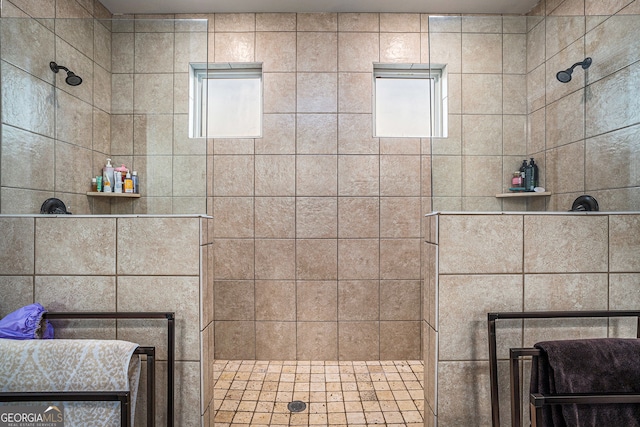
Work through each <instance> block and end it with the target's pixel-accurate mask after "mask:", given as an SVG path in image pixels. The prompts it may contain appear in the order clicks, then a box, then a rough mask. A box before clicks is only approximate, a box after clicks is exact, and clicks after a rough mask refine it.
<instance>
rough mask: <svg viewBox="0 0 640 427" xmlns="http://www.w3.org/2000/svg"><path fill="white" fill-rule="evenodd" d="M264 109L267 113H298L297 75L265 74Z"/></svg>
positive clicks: (263, 77)
mask: <svg viewBox="0 0 640 427" xmlns="http://www.w3.org/2000/svg"><path fill="white" fill-rule="evenodd" d="M262 79H263V85H264V87H263V97H264V100H263V104H264V105H263V108H264V112H265V113H293V112H295V111H296V93H297V90H298V89H297V88H296V74H294V73H264V74H263V76H262Z"/></svg>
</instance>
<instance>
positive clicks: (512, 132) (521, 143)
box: [502, 114, 527, 170]
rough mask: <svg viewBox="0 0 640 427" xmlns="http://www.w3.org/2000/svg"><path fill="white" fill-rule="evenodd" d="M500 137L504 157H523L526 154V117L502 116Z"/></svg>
mask: <svg viewBox="0 0 640 427" xmlns="http://www.w3.org/2000/svg"><path fill="white" fill-rule="evenodd" d="M502 136H503V139H502V154H503V155H504V156H509V155H511V156H516V155H519V156H522V155H524V153H526V152H527V116H525V115H523V114H522V115H512V116H503V120H502ZM514 170H515V169H514Z"/></svg>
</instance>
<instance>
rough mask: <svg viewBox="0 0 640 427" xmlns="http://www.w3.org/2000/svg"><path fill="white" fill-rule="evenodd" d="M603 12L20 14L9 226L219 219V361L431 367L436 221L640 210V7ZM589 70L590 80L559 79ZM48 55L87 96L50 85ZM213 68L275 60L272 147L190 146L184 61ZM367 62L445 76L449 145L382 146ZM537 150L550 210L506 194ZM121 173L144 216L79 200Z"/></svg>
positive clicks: (13, 50) (133, 205) (566, 5)
mask: <svg viewBox="0 0 640 427" xmlns="http://www.w3.org/2000/svg"><path fill="white" fill-rule="evenodd" d="M602 3H603V2H598V1H592V0H579V1H573V0H565V1H558V0H556V1H551V0H547V1H546V2H545V1H543V2H541V4H540V5H539V6H538V7H537V8H536V9H535V10H534V11H532V13H531V15H530V16H527V17H524V16H430V15H427V14H388V13H364V14H352V13H340V14H335V13H318V14H307V13H299V14H295V13H277V14H269V13H255V14H254V13H247V14H209V15H171V16H166V15H163V16H118V17H113V16H111V14H110V13H109V12H108V11H107V10H106V9H105V8H104V7H103V6H102V5H101V4H100V3H99V2H98V1H88V0H87V1H71V0H64V1H63V0H55V1H47V2H44V4H43V5H41V6H39V7H35V6H34V4H33V2H29V1H19V0H15V1H5V2H4V3H3V10H2V16H3V23H2V25H1V26H2V28H1V31H2V40H1V41H0V43H1V48H2V59H3V60H2V68H1V73H2V74H1V75H2V96H3V101H2V123H3V127H2V151H1V152H0V155H1V159H0V160H1V161H2V168H1V171H0V178H1V188H0V212H1V213H3V214H33V213H37V212H38V211H39V206H40V204H41V203H42V201H43V200H45V199H46V198H48V197H58V198H61V199H63V200H64V201H65V202H66V203H67V204H69V205H70V206H71V211H72V212H74V214H157V215H171V214H191V213H198V214H202V213H205V212H206V213H207V214H209V215H212V216H213V220H212V222H213V227H212V229H210V233H211V234H210V235H211V237H212V245H211V246H210V250H211V252H212V256H211V257H210V259H211V263H212V265H211V271H212V274H213V285H212V287H213V293H214V307H213V309H214V310H213V316H214V317H213V319H212V321H213V322H214V323H213V324H212V325H213V326H214V329H215V337H214V340H215V353H214V356H215V358H217V359H257V360H265V359H266V360H269V359H272V360H273V359H288V360H295V359H298V360H370V359H374V360H378V359H379V360H389V359H422V358H423V351H422V342H423V337H422V332H421V330H422V326H421V325H422V319H423V303H422V301H423V297H424V293H425V292H424V289H423V279H424V278H425V269H426V265H425V263H424V262H422V261H421V260H422V259H424V254H423V251H424V245H423V241H424V236H425V235H426V234H425V233H426V232H427V231H428V230H426V229H425V227H426V226H425V223H424V221H423V219H422V218H423V216H424V215H425V214H427V213H429V212H432V211H491V212H495V211H525V210H536V211H544V210H549V211H563V210H568V209H569V208H570V205H571V201H572V200H573V199H575V198H576V197H577V196H579V195H581V194H584V193H585V192H588V193H589V194H592V195H593V196H595V197H597V198H598V200H599V201H600V205H601V209H602V210H606V211H616V210H618V211H633V210H639V209H640V197H639V194H638V191H639V190H638V188H639V184H640V178H639V176H638V174H637V171H636V170H635V169H634V166H633V165H634V164H635V163H637V162H635V160H634V159H637V157H638V148H637V147H638V146H637V143H635V141H636V140H637V138H636V137H637V133H638V130H637V123H638V116H637V115H638V111H640V109H638V108H636V107H637V106H636V105H635V103H636V102H637V101H636V99H638V97H637V96H635V93H634V91H635V90H636V88H635V85H631V87H629V86H628V85H626V84H625V83H624V82H628V81H630V80H629V79H633V78H634V77H633V76H635V75H636V74H637V48H638V46H637V43H638V41H637V40H638V37H633V35H636V34H637V30H636V29H637V28H638V18H637V15H636V14H637V13H638V12H640V6H638V3H637V1H628V0H623V1H621V2H615V5H614V4H609V3H608V2H607V4H602ZM611 15H616V16H613V17H612V16H611ZM28 16H31V17H33V18H38V19H37V20H36V19H24V18H27V17H28ZM10 17H16V19H13V18H10ZM78 18H82V19H78ZM112 18H114V19H112ZM9 24H11V25H9ZM14 24H15V25H14ZM35 41H38V42H37V43H36V42H35ZM54 52H55V55H54ZM586 56H592V57H593V58H594V64H593V65H592V67H591V68H590V69H589V71H588V74H587V73H578V72H576V74H575V75H574V79H573V80H572V81H571V82H570V83H569V84H565V85H563V84H561V83H559V82H557V81H555V80H554V79H555V77H554V76H555V73H556V72H557V71H558V70H561V69H564V68H566V67H568V66H570V65H571V64H572V63H574V62H576V61H579V60H582V59H583V58H584V57H586ZM50 60H55V61H57V62H58V63H61V64H65V65H67V66H69V68H72V69H73V70H74V71H75V72H76V73H77V74H79V75H81V76H82V77H83V79H84V83H83V85H81V86H78V87H75V88H72V87H70V86H67V85H65V84H64V83H63V78H62V77H61V76H60V77H57V80H56V81H54V77H55V75H54V74H53V73H51V71H50V70H49V68H48V62H49V61H50ZM207 61H208V62H262V63H263V70H264V95H263V96H264V123H263V137H262V138H259V139H240V140H235V139H215V140H214V139H210V140H207V141H205V140H190V139H188V137H187V132H188V97H189V94H188V63H189V62H207ZM372 62H382V63H394V62H402V63H428V62H431V63H434V64H446V66H447V68H446V69H447V82H448V91H449V115H448V137H447V138H443V139H433V140H430V139H418V138H415V139H403V138H373V137H372V136H371V123H372V107H371V95H372V78H371V63H372ZM585 75H586V76H587V77H585ZM585 78H586V80H585ZM585 83H588V84H589V86H588V87H587V88H585ZM25 88H29V90H24V89H25ZM43 99H46V100H47V103H45V104H43V103H42V100H43ZM602 105H607V108H606V109H602V108H600V107H601V106H602ZM25 110H26V111H38V114H34V115H30V114H25V113H24V111H25ZM611 147H613V148H614V149H611ZM531 156H533V157H535V158H536V161H537V162H538V163H539V164H540V167H541V171H542V179H541V185H542V186H543V187H545V188H546V189H547V190H548V191H550V192H552V196H551V197H547V198H545V197H542V198H532V199H524V198H522V199H500V198H496V197H495V195H496V194H497V193H502V192H504V191H506V189H507V187H508V185H507V184H508V179H509V177H510V176H511V174H512V172H513V171H514V170H516V169H517V167H518V166H519V164H520V162H521V161H522V159H524V158H527V157H531ZM107 157H111V158H112V159H114V163H115V164H116V165H119V164H121V163H125V164H127V165H131V167H132V168H133V169H135V170H137V171H138V173H139V174H140V176H141V193H142V197H141V198H140V199H139V200H135V201H132V200H109V199H94V198H88V197H87V196H86V195H85V192H86V191H87V190H88V186H89V178H90V177H91V176H92V175H95V174H98V173H99V171H100V168H101V167H102V166H103V164H104V161H105V159H106V158H107ZM630 159H631V160H630ZM603 165H606V167H603ZM14 171H21V172H19V173H15V172H14ZM167 239H171V236H167Z"/></svg>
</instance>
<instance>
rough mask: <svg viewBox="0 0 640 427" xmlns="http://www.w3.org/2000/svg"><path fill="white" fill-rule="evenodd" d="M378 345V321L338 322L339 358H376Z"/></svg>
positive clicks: (377, 356) (378, 352) (378, 354)
mask: <svg viewBox="0 0 640 427" xmlns="http://www.w3.org/2000/svg"><path fill="white" fill-rule="evenodd" d="M379 345H380V334H379V327H378V322H340V327H339V329H338V350H339V354H338V357H339V359H340V360H378V358H379V357H380V351H379Z"/></svg>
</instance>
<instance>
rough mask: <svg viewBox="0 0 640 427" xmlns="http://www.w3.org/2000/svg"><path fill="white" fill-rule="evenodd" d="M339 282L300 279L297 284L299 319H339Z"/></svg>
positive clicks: (313, 320)
mask: <svg viewBox="0 0 640 427" xmlns="http://www.w3.org/2000/svg"><path fill="white" fill-rule="evenodd" d="M337 300H338V282H336V281H319V282H318V281H314V282H304V281H298V283H297V285H296V301H297V317H296V319H297V320H298V321H303V322H304V321H308V322H318V321H324V322H328V321H336V320H338V304H337Z"/></svg>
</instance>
